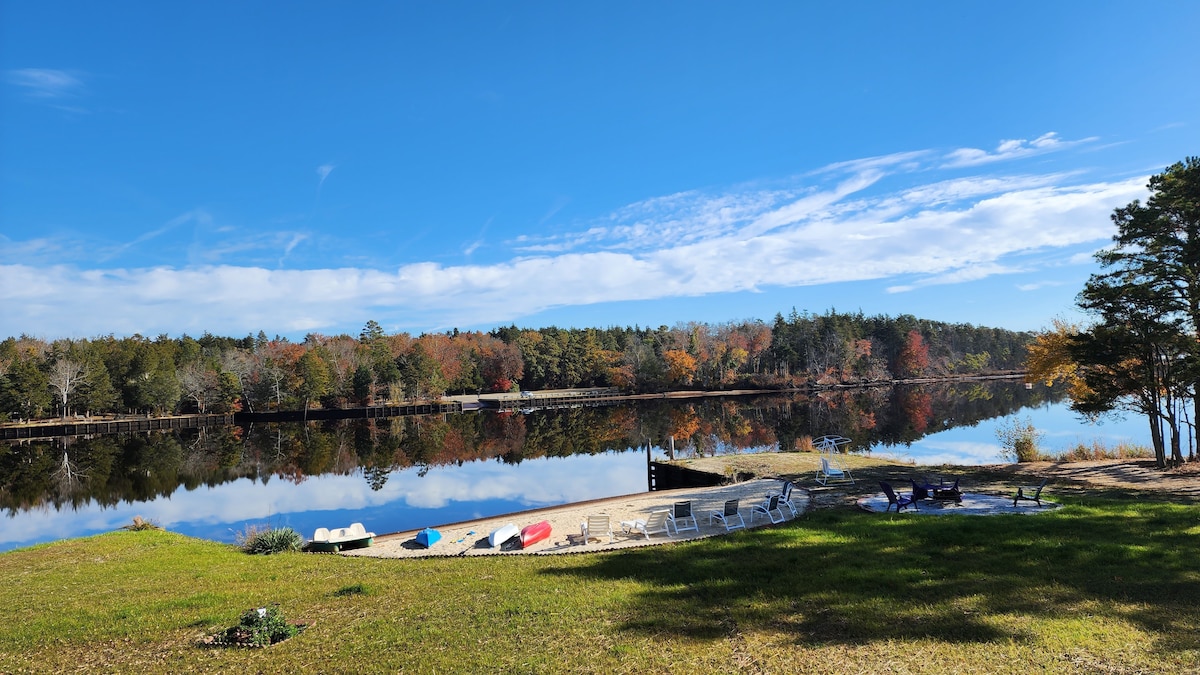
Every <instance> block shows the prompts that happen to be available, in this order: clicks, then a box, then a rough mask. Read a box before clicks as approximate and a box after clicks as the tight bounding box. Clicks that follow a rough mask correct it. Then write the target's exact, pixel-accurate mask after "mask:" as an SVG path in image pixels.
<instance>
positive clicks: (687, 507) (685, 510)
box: [668, 501, 700, 534]
mask: <svg viewBox="0 0 1200 675" xmlns="http://www.w3.org/2000/svg"><path fill="white" fill-rule="evenodd" d="M668 520H669V521H671V526H672V527H674V528H675V534H679V533H680V532H681V531H683V530H695V531H696V532H699V531H700V523H698V522H696V516H694V515H692V503H691V502H690V501H686V502H675V506H674V507H673V508H672V509H671V515H670V517H669V518H668ZM689 520H690V521H691V523H692V524H691V525H688V521H689Z"/></svg>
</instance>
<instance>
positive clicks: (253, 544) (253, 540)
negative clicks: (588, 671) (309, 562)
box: [237, 525, 304, 555]
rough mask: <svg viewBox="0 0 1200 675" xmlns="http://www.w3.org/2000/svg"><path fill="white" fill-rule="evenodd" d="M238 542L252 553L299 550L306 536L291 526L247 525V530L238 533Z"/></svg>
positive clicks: (247, 551) (246, 550)
mask: <svg viewBox="0 0 1200 675" xmlns="http://www.w3.org/2000/svg"><path fill="white" fill-rule="evenodd" d="M237 544H238V546H239V547H241V549H242V550H243V551H245V552H246V553H250V554H252V555H257V554H269V553H283V552H285V551H299V550H300V547H301V546H303V545H304V537H301V536H300V533H299V532H297V531H295V530H293V529H292V528H290V527H274V528H273V527H270V526H265V527H261V528H260V527H258V526H256V525H248V526H246V529H245V531H243V532H241V533H239V534H238V535H237Z"/></svg>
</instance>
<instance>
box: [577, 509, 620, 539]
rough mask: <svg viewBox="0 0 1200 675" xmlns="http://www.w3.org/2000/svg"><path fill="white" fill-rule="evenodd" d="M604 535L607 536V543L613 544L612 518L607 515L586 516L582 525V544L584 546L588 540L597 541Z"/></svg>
mask: <svg viewBox="0 0 1200 675" xmlns="http://www.w3.org/2000/svg"><path fill="white" fill-rule="evenodd" d="M604 534H607V535H608V543H610V544H611V543H613V530H612V518H611V517H610V516H609V515H608V514H607V513H599V514H596V515H590V516H588V517H587V520H586V521H584V523H583V543H584V544H585V545H586V544H587V543H588V541H589V540H590V539H593V538H594V539H599V538H600V536H601V535H604Z"/></svg>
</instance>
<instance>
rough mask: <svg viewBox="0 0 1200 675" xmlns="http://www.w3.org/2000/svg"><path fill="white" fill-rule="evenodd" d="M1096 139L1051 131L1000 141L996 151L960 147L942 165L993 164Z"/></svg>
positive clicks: (956, 166) (958, 166) (947, 166)
mask: <svg viewBox="0 0 1200 675" xmlns="http://www.w3.org/2000/svg"><path fill="white" fill-rule="evenodd" d="M1095 140H1097V139H1096V138H1095V137H1091V138H1084V139H1080V140H1078V141H1064V140H1062V139H1060V138H1059V137H1058V134H1057V133H1055V132H1053V131H1051V132H1050V133H1046V134H1042V135H1041V136H1038V137H1037V138H1035V139H1033V140H1032V141H1029V140H1025V139H1016V140H1009V141H1000V145H998V146H996V150H995V151H994V152H988V151H986V150H978V149H976V148H959V149H958V150H954V151H952V152H950V153H949V154H947V155H946V158H945V159H946V161H945V163H944V164H943V165H942V166H943V167H946V168H960V167H972V166H979V165H981V164H991V163H993V162H1002V161H1006V160H1013V159H1020V158H1022V157H1029V156H1031V155H1042V154H1046V153H1048V152H1056V151H1059V150H1066V149H1067V148H1070V147H1073V146H1076V145H1080V144H1082V143H1091V142H1093V141H1095Z"/></svg>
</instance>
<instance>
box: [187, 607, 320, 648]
mask: <svg viewBox="0 0 1200 675" xmlns="http://www.w3.org/2000/svg"><path fill="white" fill-rule="evenodd" d="M301 629H302V627H301V626H296V625H293V624H290V623H288V622H287V621H286V620H285V619H284V618H283V613H282V612H280V611H279V605H268V606H266V607H259V608H257V609H248V610H246V611H245V612H244V613H243V614H242V616H241V618H240V619H238V622H237V624H236V625H234V626H231V627H229V628H227V629H225V630H223V631H221V632H220V633H217V634H216V635H213V636H210V637H209V638H208V639H207V640H205V643H207V644H210V645H215V646H220V647H267V646H269V645H273V644H275V643H276V642H281V641H283V640H286V639H288V638H290V637H292V636H294V635H296V634H297V633H299V632H300V631H301Z"/></svg>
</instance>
